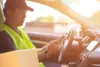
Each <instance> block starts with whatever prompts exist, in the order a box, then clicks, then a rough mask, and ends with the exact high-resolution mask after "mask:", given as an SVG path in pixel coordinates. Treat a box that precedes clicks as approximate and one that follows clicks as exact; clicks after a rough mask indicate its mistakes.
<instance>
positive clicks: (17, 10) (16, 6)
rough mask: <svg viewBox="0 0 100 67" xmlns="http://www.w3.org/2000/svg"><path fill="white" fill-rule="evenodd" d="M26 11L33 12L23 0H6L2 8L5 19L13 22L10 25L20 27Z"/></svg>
mask: <svg viewBox="0 0 100 67" xmlns="http://www.w3.org/2000/svg"><path fill="white" fill-rule="evenodd" d="M27 10H29V11H33V9H32V8H31V7H28V6H27V4H26V2H25V0H7V1H6V3H5V7H4V15H5V19H6V20H12V21H14V22H13V23H12V24H17V25H22V24H23V21H24V19H25V17H26V16H25V14H26V11H27ZM15 22H17V23H15ZM10 23H11V22H10Z"/></svg>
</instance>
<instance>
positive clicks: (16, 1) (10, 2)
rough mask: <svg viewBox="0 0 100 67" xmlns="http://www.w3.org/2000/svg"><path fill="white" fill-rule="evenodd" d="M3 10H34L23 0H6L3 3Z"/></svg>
mask: <svg viewBox="0 0 100 67" xmlns="http://www.w3.org/2000/svg"><path fill="white" fill-rule="evenodd" d="M5 8H11V9H16V8H21V9H25V10H29V11H33V10H34V9H33V8H31V7H29V6H27V4H26V2H25V0H7V1H6V3H5Z"/></svg>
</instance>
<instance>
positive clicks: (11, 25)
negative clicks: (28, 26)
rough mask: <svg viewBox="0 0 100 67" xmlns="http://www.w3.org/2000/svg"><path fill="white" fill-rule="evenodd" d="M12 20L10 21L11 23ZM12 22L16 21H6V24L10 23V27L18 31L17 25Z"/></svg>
mask: <svg viewBox="0 0 100 67" xmlns="http://www.w3.org/2000/svg"><path fill="white" fill-rule="evenodd" d="M9 22H10V23H9ZM12 23H15V22H12V21H5V24H6V25H8V26H9V27H10V28H12V29H13V30H14V31H16V32H17V26H16V25H15V24H12Z"/></svg>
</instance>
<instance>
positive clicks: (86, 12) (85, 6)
mask: <svg viewBox="0 0 100 67" xmlns="http://www.w3.org/2000/svg"><path fill="white" fill-rule="evenodd" d="M71 7H72V8H73V9H74V10H76V11H77V12H78V13H80V14H81V15H82V16H85V17H91V16H92V14H93V13H94V12H96V11H97V10H100V3H99V2H97V1H96V0H80V3H79V4H71Z"/></svg>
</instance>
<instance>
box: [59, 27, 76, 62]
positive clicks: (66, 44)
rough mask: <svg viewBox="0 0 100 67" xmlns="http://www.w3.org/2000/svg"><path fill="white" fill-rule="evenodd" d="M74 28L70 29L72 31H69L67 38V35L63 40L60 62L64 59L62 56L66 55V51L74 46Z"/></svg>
mask: <svg viewBox="0 0 100 67" xmlns="http://www.w3.org/2000/svg"><path fill="white" fill-rule="evenodd" d="M74 29H75V28H72V29H71V30H70V32H69V33H68V36H67V38H66V37H65V38H64V40H63V46H62V48H61V51H60V53H59V57H58V62H61V61H62V58H63V56H64V53H65V51H66V50H67V52H68V49H69V48H70V47H72V42H73V38H74ZM66 39H68V40H67V41H66Z"/></svg>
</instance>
